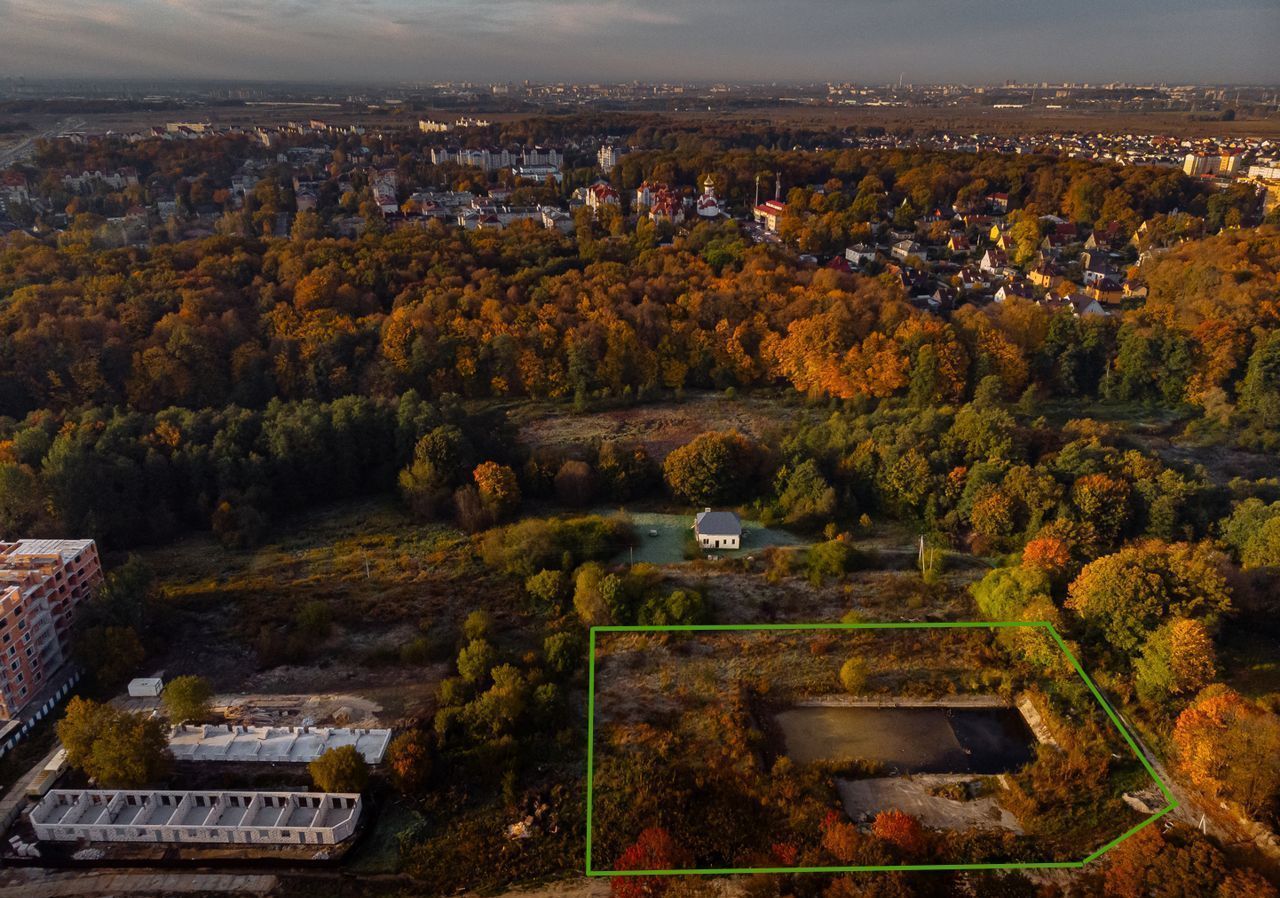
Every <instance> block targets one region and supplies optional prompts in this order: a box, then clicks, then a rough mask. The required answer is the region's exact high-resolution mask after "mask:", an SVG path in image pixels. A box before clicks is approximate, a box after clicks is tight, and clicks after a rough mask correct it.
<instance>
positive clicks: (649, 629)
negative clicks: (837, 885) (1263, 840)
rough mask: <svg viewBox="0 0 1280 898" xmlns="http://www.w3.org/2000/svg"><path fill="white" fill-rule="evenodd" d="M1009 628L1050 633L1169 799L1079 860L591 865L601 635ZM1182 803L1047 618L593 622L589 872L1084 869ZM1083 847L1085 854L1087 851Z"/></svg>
mask: <svg viewBox="0 0 1280 898" xmlns="http://www.w3.org/2000/svg"><path fill="white" fill-rule="evenodd" d="M1008 628H1038V629H1040V630H1042V631H1044V632H1046V633H1047V634H1048V636H1049V638H1050V639H1051V640H1052V642H1053V644H1054V646H1056V648H1057V650H1059V651H1061V652H1062V654H1063V656H1064V657H1065V658H1066V660H1067V661H1068V663H1069V664H1070V667H1071V668H1072V669H1073V670H1074V672H1075V674H1076V675H1077V676H1079V678H1080V679H1081V681H1083V683H1084V685H1085V686H1086V687H1087V689H1088V694H1089V695H1090V696H1091V697H1092V699H1093V700H1094V701H1096V702H1097V703H1098V705H1099V706H1100V707H1101V709H1102V710H1103V712H1104V713H1105V715H1106V718H1107V721H1108V722H1109V723H1110V725H1111V726H1112V727H1114V729H1115V731H1116V733H1118V734H1119V736H1120V737H1121V739H1122V740H1123V742H1124V744H1125V745H1126V746H1127V747H1128V749H1129V751H1131V752H1132V753H1133V756H1134V758H1136V759H1137V761H1138V762H1139V763H1140V764H1141V765H1142V768H1143V769H1144V770H1145V771H1146V773H1147V774H1148V775H1149V776H1150V778H1151V780H1152V782H1153V783H1154V785H1155V786H1156V788H1157V789H1158V790H1159V791H1160V794H1161V795H1162V796H1163V798H1164V800H1165V806H1164V807H1163V808H1161V809H1160V810H1158V811H1156V812H1155V813H1153V814H1150V815H1149V816H1148V817H1147V818H1146V819H1144V820H1142V821H1141V822H1139V823H1138V824H1136V825H1134V826H1132V827H1130V828H1129V829H1127V830H1126V831H1125V832H1123V833H1121V834H1120V835H1118V836H1116V837H1115V838H1113V839H1111V840H1110V841H1108V842H1107V843H1105V844H1103V845H1102V846H1100V847H1098V848H1096V849H1095V850H1093V851H1091V852H1090V853H1088V854H1085V855H1084V856H1083V857H1081V859H1079V860H1053V861H1026V862H1004V863H931V864H895V865H876V866H841V865H823V866H750V867H714V868H712V867H693V868H681V869H655V870H613V869H600V868H597V867H595V866H593V862H592V845H593V838H594V837H595V835H596V834H595V832H594V816H595V799H596V782H595V775H596V756H595V749H596V716H597V715H596V699H597V690H596V643H597V636H598V635H600V634H613V633H640V634H644V633H715V632H731V631H797V632H799V631H853V630H885V631H888V630H910V629H921V630H923V629H931V630H989V631H992V632H995V631H999V630H1002V629H1008ZM1177 806H1178V801H1177V799H1176V798H1175V797H1174V795H1173V793H1172V792H1171V791H1170V789H1169V787H1168V786H1167V785H1166V784H1165V783H1164V781H1163V780H1161V779H1160V776H1159V775H1158V774H1157V773H1156V771H1155V769H1154V768H1153V767H1152V765H1151V763H1150V762H1149V761H1148V760H1147V758H1146V756H1145V755H1144V754H1143V753H1142V751H1141V750H1140V749H1139V747H1138V744H1137V742H1136V741H1135V740H1134V738H1133V736H1132V735H1131V734H1130V733H1129V731H1128V730H1127V729H1126V727H1125V726H1124V724H1123V723H1122V722H1121V720H1120V718H1119V716H1118V715H1117V713H1116V712H1115V710H1114V709H1112V708H1111V706H1110V705H1109V704H1108V703H1107V701H1106V700H1105V699H1104V698H1103V696H1102V693H1101V692H1100V691H1099V689H1098V687H1097V686H1096V685H1095V684H1094V682H1093V681H1092V679H1090V677H1089V675H1088V674H1087V673H1086V672H1085V670H1084V668H1083V667H1082V666H1081V664H1080V662H1079V661H1078V660H1077V659H1076V657H1075V656H1074V655H1073V654H1072V653H1071V651H1070V649H1069V648H1068V647H1067V645H1066V643H1065V642H1064V641H1063V639H1062V636H1061V635H1060V634H1059V633H1058V632H1057V630H1056V629H1055V628H1054V627H1053V625H1052V624H1051V623H1049V622H1047V621H1033V622H1028V621H955V622H944V623H898V622H893V623H790V624H707V625H675V626H603V627H592V628H591V633H590V649H589V662H588V698H587V811H586V867H585V872H586V875H588V876H607V877H612V876H681V875H714V874H747V873H856V872H876V871H905V870H1035V869H1080V868H1082V867H1084V866H1085V865H1086V864H1088V863H1090V862H1092V861H1094V860H1096V859H1097V858H1099V857H1101V856H1102V855H1103V854H1105V853H1106V852H1107V851H1109V850H1110V849H1112V848H1114V847H1115V846H1116V845H1118V844H1120V843H1121V842H1123V841H1124V840H1125V839H1127V838H1129V837H1131V836H1133V835H1134V834H1135V833H1137V832H1139V831H1140V830H1142V829H1143V828H1145V827H1147V826H1150V825H1152V824H1153V823H1155V822H1156V821H1157V820H1159V819H1160V818H1161V817H1163V816H1165V815H1166V814H1168V813H1169V812H1170V811H1172V810H1174V809H1175V808H1177ZM1084 850H1085V849H1084V848H1082V854H1083V852H1084Z"/></svg>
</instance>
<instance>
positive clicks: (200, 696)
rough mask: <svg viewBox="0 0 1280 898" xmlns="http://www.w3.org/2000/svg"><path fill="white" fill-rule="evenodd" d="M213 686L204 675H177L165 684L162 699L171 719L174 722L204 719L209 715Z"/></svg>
mask: <svg viewBox="0 0 1280 898" xmlns="http://www.w3.org/2000/svg"><path fill="white" fill-rule="evenodd" d="M212 697H213V687H212V686H210V685H209V681H208V680H206V679H205V678H204V677H197V676H185V677H175V678H174V679H172V680H170V681H169V684H168V685H167V686H165V688H164V693H163V695H162V699H163V701H164V706H165V709H166V710H167V711H168V712H169V719H170V720H171V721H173V722H174V723H182V722H183V721H187V720H204V719H205V718H206V717H208V716H209V700H210V699H211V698H212Z"/></svg>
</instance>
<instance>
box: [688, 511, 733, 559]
mask: <svg viewBox="0 0 1280 898" xmlns="http://www.w3.org/2000/svg"><path fill="white" fill-rule="evenodd" d="M693 533H694V535H695V536H696V537H697V538H698V545H699V546H701V547H702V548H704V549H738V548H741V546H742V521H740V520H738V516H737V515H736V514H735V513H733V512H732V511H712V510H711V509H710V508H707V509H703V510H702V511H700V512H698V514H697V516H696V517H695V518H694V519H693Z"/></svg>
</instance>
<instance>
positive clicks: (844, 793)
mask: <svg viewBox="0 0 1280 898" xmlns="http://www.w3.org/2000/svg"><path fill="white" fill-rule="evenodd" d="M972 780H973V777H971V776H955V775H951V774H923V775H920V776H913V777H880V778H876V779H866V780H844V779H839V780H836V789H837V791H838V792H839V793H840V801H841V803H842V804H843V805H844V809H845V812H846V813H847V814H848V815H849V816H850V817H851V818H853V819H854V820H862V819H864V818H867V817H874V816H875V815H876V814H877V813H878V812H880V811H883V810H886V809H888V808H896V809H897V810H900V811H905V812H907V813H908V814H911V815H912V816H913V817H916V818H917V819H918V820H920V822H921V823H923V824H924V825H925V826H930V827H933V828H935V829H958V830H968V829H1007V830H1009V831H1010V832H1014V833H1017V834H1018V835H1022V833H1023V829H1022V827H1021V825H1019V823H1018V820H1017V818H1016V817H1014V816H1013V814H1011V813H1009V812H1008V811H1006V810H1005V809H1004V808H1002V807H1000V803H999V801H998V800H997V798H996V797H994V796H991V795H983V796H980V797H978V798H973V799H970V800H969V801H954V800H953V799H950V798H943V797H942V796H939V795H931V794H930V793H929V790H930V789H931V788H932V787H934V786H942V785H947V784H951V783H967V782H970V781H972Z"/></svg>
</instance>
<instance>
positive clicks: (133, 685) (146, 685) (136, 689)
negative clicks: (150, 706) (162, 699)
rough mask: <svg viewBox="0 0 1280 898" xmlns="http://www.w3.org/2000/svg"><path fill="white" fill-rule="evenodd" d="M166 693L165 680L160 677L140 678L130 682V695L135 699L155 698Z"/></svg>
mask: <svg viewBox="0 0 1280 898" xmlns="http://www.w3.org/2000/svg"><path fill="white" fill-rule="evenodd" d="M162 691H164V680H162V679H160V678H159V677H138V678H137V679H136V680H130V681H129V695H130V696H132V697H133V698H155V697H156V696H157V695H159V694H160V693H161V692H162Z"/></svg>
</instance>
